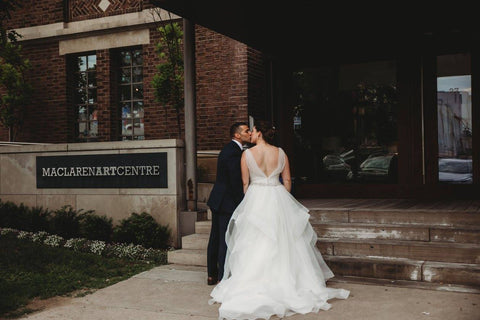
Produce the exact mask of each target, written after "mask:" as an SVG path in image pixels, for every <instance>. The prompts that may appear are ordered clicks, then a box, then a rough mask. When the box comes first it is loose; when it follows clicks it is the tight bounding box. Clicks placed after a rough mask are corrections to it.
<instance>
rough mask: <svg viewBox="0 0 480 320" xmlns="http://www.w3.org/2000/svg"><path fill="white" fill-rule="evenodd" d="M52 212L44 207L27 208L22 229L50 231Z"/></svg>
mask: <svg viewBox="0 0 480 320" xmlns="http://www.w3.org/2000/svg"><path fill="white" fill-rule="evenodd" d="M51 216H52V212H51V211H50V210H48V209H43V207H32V208H28V207H27V208H26V210H25V215H24V218H25V220H24V221H23V226H22V228H19V229H20V230H24V231H50V223H49V220H50V218H51Z"/></svg>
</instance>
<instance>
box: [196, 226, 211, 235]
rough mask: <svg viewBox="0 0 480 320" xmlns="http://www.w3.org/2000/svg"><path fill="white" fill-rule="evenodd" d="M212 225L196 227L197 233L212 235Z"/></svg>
mask: <svg viewBox="0 0 480 320" xmlns="http://www.w3.org/2000/svg"><path fill="white" fill-rule="evenodd" d="M211 228H212V227H211V226H210V225H195V233H199V234H210V229H211Z"/></svg>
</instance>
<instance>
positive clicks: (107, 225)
mask: <svg viewBox="0 0 480 320" xmlns="http://www.w3.org/2000/svg"><path fill="white" fill-rule="evenodd" d="M79 233H80V236H81V237H83V238H87V239H90V240H101V241H105V242H111V241H112V234H113V222H112V218H107V217H106V216H99V215H96V214H94V213H93V212H87V213H84V214H82V215H81V216H80V227H79Z"/></svg>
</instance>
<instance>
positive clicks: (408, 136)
mask: <svg viewBox="0 0 480 320" xmlns="http://www.w3.org/2000/svg"><path fill="white" fill-rule="evenodd" d="M421 63H422V61H421V59H420V57H418V56H416V57H415V56H403V57H400V59H399V61H398V67H397V70H398V92H399V113H398V141H399V146H398V151H399V152H398V153H399V155H398V160H399V161H398V175H399V176H398V181H399V183H400V184H423V154H422V152H423V151H422V147H423V142H422V104H421V101H422V99H421V97H422V93H421V79H422V78H421Z"/></svg>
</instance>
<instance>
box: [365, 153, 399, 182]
mask: <svg viewBox="0 0 480 320" xmlns="http://www.w3.org/2000/svg"><path fill="white" fill-rule="evenodd" d="M397 178H398V156H397V154H387V155H371V156H370V157H368V158H367V159H366V160H365V161H363V162H362V163H361V164H360V167H359V170H358V173H357V177H356V179H357V180H358V181H361V182H377V183H379V182H380V183H395V182H397Z"/></svg>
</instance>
